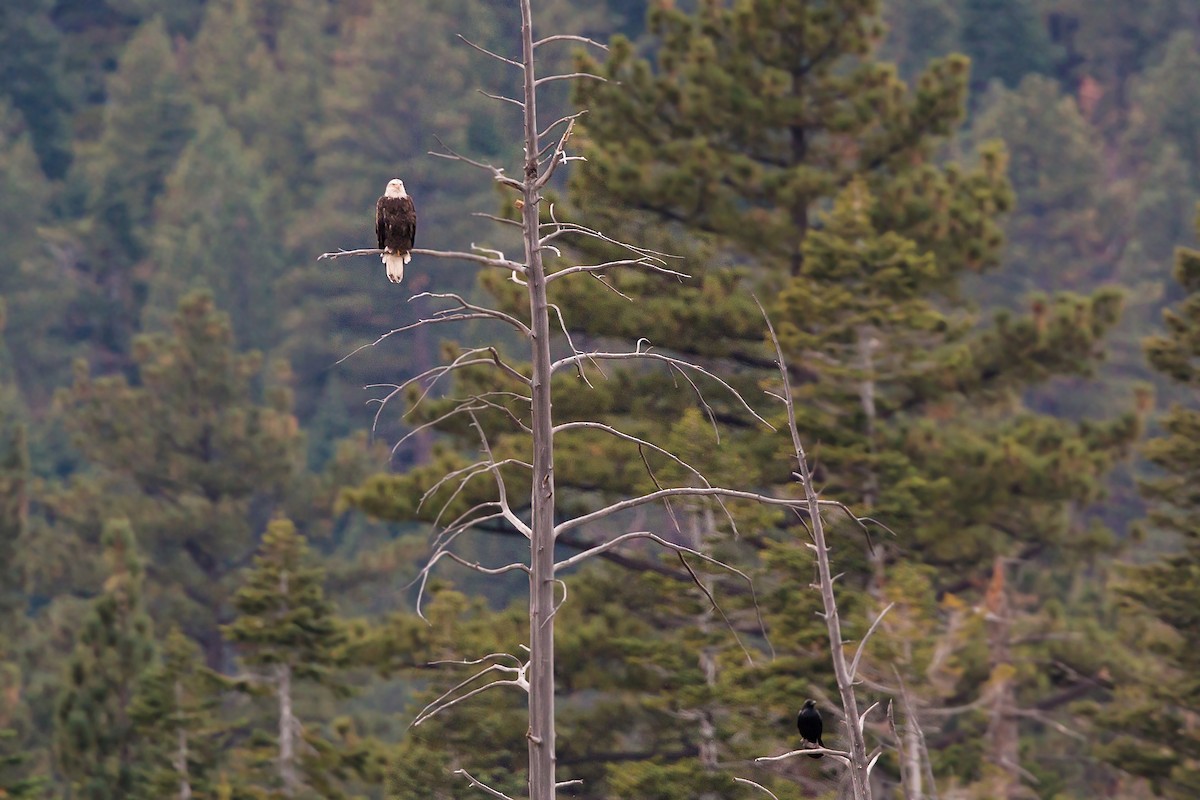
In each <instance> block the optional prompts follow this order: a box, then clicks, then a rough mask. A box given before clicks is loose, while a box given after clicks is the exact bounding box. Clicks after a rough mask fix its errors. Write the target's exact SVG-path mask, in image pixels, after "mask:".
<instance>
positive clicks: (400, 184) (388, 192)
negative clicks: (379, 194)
mask: <svg viewBox="0 0 1200 800" xmlns="http://www.w3.org/2000/svg"><path fill="white" fill-rule="evenodd" d="M383 196H384V197H408V192H406V191H404V181H402V180H400V179H399V178H392V179H391V180H390V181H388V185H387V188H386V189H384V190H383Z"/></svg>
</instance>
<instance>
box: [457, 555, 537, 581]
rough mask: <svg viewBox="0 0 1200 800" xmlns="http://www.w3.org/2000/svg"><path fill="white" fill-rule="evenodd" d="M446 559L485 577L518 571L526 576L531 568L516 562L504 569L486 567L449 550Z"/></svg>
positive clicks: (506, 565) (505, 566)
mask: <svg viewBox="0 0 1200 800" xmlns="http://www.w3.org/2000/svg"><path fill="white" fill-rule="evenodd" d="M446 558H448V559H450V560H451V561H453V562H455V563H457V564H461V565H462V566H464V567H466V568H467V569H471V570H474V571H475V572H479V573H481V574H483V575H504V574H506V573H509V572H518V571H519V572H524V573H525V574H529V567H527V566H525V565H524V564H521V563H517V562H514V563H512V564H505V565H504V566H503V567H485V566H483V565H482V564H480V563H479V562H478V561H467V560H466V559H465V558H463V557H462V556H460V555H458V554H457V553H451V552H450V551H449V550H447V551H446Z"/></svg>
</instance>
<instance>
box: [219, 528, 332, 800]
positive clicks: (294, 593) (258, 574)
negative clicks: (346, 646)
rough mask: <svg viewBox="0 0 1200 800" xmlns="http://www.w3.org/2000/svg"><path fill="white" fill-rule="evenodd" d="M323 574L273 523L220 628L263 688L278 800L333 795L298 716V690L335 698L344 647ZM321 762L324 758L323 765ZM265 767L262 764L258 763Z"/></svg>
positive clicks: (317, 740) (317, 745) (312, 733)
mask: <svg viewBox="0 0 1200 800" xmlns="http://www.w3.org/2000/svg"><path fill="white" fill-rule="evenodd" d="M324 578H325V572H324V570H323V569H321V568H319V567H314V566H312V565H311V563H310V556H309V550H308V545H307V543H306V542H305V540H304V537H303V536H300V535H299V534H298V533H297V532H296V528H295V526H294V525H292V523H291V522H290V521H288V520H286V519H277V520H274V521H273V522H272V523H271V525H270V526H269V527H268V529H267V532H266V534H264V536H263V540H262V544H261V545H260V547H259V549H258V553H257V555H255V557H254V567H253V568H252V569H251V570H250V572H249V573H248V574H247V575H246V576H245V579H244V582H243V583H242V586H241V588H239V589H238V591H237V594H236V595H235V596H234V601H233V602H234V606H235V608H236V609H237V612H238V613H237V617H235V619H234V620H233V622H231V623H230V624H229V625H227V626H225V628H224V631H225V635H226V636H227V637H228V638H229V640H230V641H231V642H233V643H234V644H235V645H236V646H237V648H238V653H239V655H240V657H241V661H242V662H243V663H244V664H245V665H246V666H248V667H249V668H251V669H252V670H254V671H255V672H256V673H257V674H258V676H259V677H258V679H257V680H256V681H252V683H262V684H265V685H266V686H267V687H269V692H270V695H271V696H272V698H273V701H274V706H275V713H276V721H277V727H276V730H277V731H278V734H277V736H276V737H275V740H274V743H273V750H274V753H273V761H274V764H273V767H271V768H267V769H266V770H265V771H266V772H267V774H268V775H269V776H270V777H269V778H267V782H268V784H269V785H270V786H272V787H274V788H275V789H277V790H278V791H279V792H281V793H282V795H283V796H284V797H288V798H293V797H308V796H309V794H308V793H307V792H308V791H309V787H311V790H313V791H316V792H318V793H319V794H318V795H317V796H320V797H332V796H341V795H340V794H339V793H337V789H336V787H337V779H336V776H337V773H336V771H335V770H334V769H333V768H332V766H333V765H331V764H330V763H328V761H327V759H328V756H329V755H330V753H329V746H328V745H327V744H326V743H324V742H323V741H322V739H321V737H320V735H319V734H318V733H317V731H316V730H315V729H314V728H313V727H312V726H309V727H306V726H305V724H304V723H303V722H302V721H301V719H300V716H299V709H298V708H297V705H298V702H299V692H300V687H301V685H303V684H305V683H310V684H315V685H318V686H323V687H327V688H331V689H334V690H337V689H338V688H339V682H338V680H337V675H336V670H337V666H338V664H339V660H340V658H341V656H340V646H341V644H342V641H343V635H344V634H343V631H342V628H341V624H340V623H339V621H338V620H337V618H336V617H335V615H334V607H333V604H332V603H331V602H330V601H329V600H327V599H326V597H325V592H324V589H323V587H322V583H323V581H324ZM323 757H324V758H323ZM264 760H265V759H264Z"/></svg>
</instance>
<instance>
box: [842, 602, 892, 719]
mask: <svg viewBox="0 0 1200 800" xmlns="http://www.w3.org/2000/svg"><path fill="white" fill-rule="evenodd" d="M895 605H896V604H895V603H888V604H887V608H885V609H883V611H880V612H879V616H877V617H875V621H874V622H872V623H871V627H870V628H867V633H866V635H865V636H863V637H862V641H860V642H859V643H858V650H856V651H855V653H854V660H853V661H851V662H850V680H851V682H853V681H854V676H855V675H857V674H858V662H859V661H861V660H862V657H863V653H865V652H867V640H868V639H870V638H871V634H872V633H874V632H875V629H876V628H878V627H879V623H880V622H882V621H883V617H884V615H885V614H887V613H888V612H889V611H891V610H892V607H893V606H895ZM869 712H870V709H867V711H864V712H863V718H864V719H865V718H866V716H867V714H868V713H869Z"/></svg>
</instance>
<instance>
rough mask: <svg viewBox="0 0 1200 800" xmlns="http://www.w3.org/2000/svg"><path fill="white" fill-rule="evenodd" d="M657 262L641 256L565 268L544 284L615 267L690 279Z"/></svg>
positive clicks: (547, 277)
mask: <svg viewBox="0 0 1200 800" xmlns="http://www.w3.org/2000/svg"><path fill="white" fill-rule="evenodd" d="M657 260H658V259H657V257H654V256H641V257H639V258H623V259H619V260H616V261H605V262H604V263H603V264H586V265H579V266H575V267H567V268H566V269H560V270H557V271H555V272H551V273H550V274H549V275H547V276H546V282H547V283H549V282H550V281H554V280H558V279H559V278H565V277H567V276H568V275H574V274H576V273H579V272H604V271H606V270H609V269H614V268H616V267H645V268H646V269H648V270H650V271H651V272H657V273H660V274H662V275H670V276H671V277H674V278H690V277H691V275H688V274H687V273H686V272H679V271H678V270H673V269H668V268H666V267H663V266H660V265H658V264H656V263H654V262H655V261H657Z"/></svg>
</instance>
